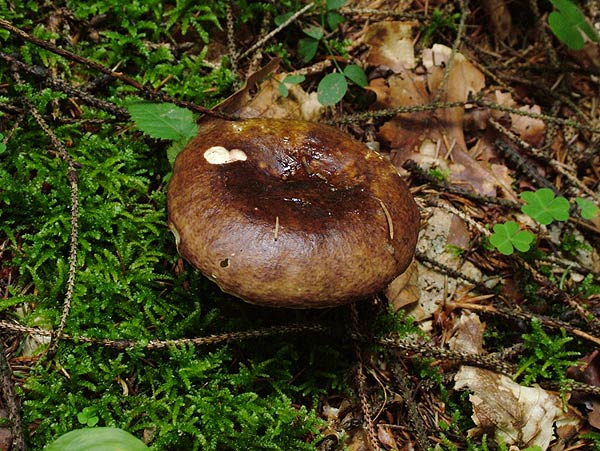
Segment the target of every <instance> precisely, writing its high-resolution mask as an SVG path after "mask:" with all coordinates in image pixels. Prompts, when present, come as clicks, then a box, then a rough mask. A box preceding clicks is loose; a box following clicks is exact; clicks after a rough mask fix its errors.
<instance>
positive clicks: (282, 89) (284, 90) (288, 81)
mask: <svg viewBox="0 0 600 451" xmlns="http://www.w3.org/2000/svg"><path fill="white" fill-rule="evenodd" d="M305 78H306V77H305V76H304V75H287V76H286V77H285V78H284V79H283V80H281V83H279V95H280V96H281V97H287V96H288V95H289V93H290V91H289V88H288V85H297V84H299V83H302V82H303V81H304V80H305Z"/></svg>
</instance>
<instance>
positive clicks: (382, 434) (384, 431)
mask: <svg viewBox="0 0 600 451" xmlns="http://www.w3.org/2000/svg"><path fill="white" fill-rule="evenodd" d="M377 438H378V439H379V442H380V443H381V444H382V445H383V447H384V448H385V449H387V450H390V451H392V450H397V449H398V444H397V443H396V439H395V438H394V434H393V433H392V431H390V430H389V428H387V427H386V426H383V425H381V424H380V425H378V426H377Z"/></svg>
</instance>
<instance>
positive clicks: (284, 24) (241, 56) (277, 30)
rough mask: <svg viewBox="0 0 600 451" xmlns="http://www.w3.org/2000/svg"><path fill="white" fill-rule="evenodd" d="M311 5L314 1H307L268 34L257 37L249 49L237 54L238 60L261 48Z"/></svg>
mask: <svg viewBox="0 0 600 451" xmlns="http://www.w3.org/2000/svg"><path fill="white" fill-rule="evenodd" d="M313 6H315V5H314V3H309V4H308V5H306V6H305V7H304V8H302V9H300V10H299V11H296V12H295V13H294V14H293V15H292V16H290V18H289V19H287V20H286V21H284V22H283V23H282V24H281V25H279V26H278V27H277V28H275V29H274V30H273V31H271V32H270V33H269V34H267V35H266V36H264V37H263V38H262V39H259V40H258V41H256V43H255V44H254V45H253V46H252V47H250V48H249V49H247V50H246V51H245V52H243V53H242V54H241V55H240V56H239V58H238V60H241V59H242V58H245V57H246V56H248V55H249V54H250V53H252V52H254V51H255V50H256V49H259V48H261V47H262V46H263V45H265V43H266V42H267V41H268V40H269V39H271V38H272V37H273V36H275V35H276V34H277V33H279V32H280V31H281V30H283V29H284V28H285V27H287V26H288V25H289V24H291V23H292V22H293V21H295V20H296V19H297V18H298V17H300V16H301V15H302V14H304V13H305V12H307V11H308V10H309V9H311V8H312V7H313Z"/></svg>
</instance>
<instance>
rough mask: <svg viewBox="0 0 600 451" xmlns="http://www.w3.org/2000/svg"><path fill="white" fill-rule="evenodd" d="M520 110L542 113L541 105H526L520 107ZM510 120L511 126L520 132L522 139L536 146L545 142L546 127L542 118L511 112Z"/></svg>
mask: <svg viewBox="0 0 600 451" xmlns="http://www.w3.org/2000/svg"><path fill="white" fill-rule="evenodd" d="M519 111H523V112H525V113H535V114H540V113H541V112H542V109H541V108H540V107H539V105H533V106H528V105H525V106H522V107H520V108H519ZM510 120H511V128H512V129H513V130H514V131H515V132H517V133H518V134H519V136H520V137H521V139H523V140H524V141H525V142H527V143H529V144H531V145H532V146H535V147H538V146H541V145H542V143H543V142H544V132H545V130H546V127H545V125H544V122H543V121H542V120H541V119H535V118H532V117H529V116H521V115H518V114H514V113H511V114H510Z"/></svg>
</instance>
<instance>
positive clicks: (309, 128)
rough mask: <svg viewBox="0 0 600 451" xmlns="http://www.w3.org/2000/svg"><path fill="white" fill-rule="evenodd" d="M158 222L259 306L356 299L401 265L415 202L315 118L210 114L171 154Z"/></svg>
mask: <svg viewBox="0 0 600 451" xmlns="http://www.w3.org/2000/svg"><path fill="white" fill-rule="evenodd" d="M168 210H169V222H170V226H171V228H172V230H173V231H174V233H175V235H176V237H177V243H178V249H179V252H180V253H181V255H182V256H183V257H185V258H186V259H187V260H189V261H190V262H191V263H192V264H193V265H194V266H196V267H197V268H199V269H200V270H201V271H202V273H203V274H204V275H206V276H207V277H208V278H210V279H211V280H213V281H214V282H216V283H217V284H218V285H219V287H220V288H221V289H222V290H223V291H225V292H227V293H230V294H233V295H235V296H237V297H239V298H242V299H243V300H245V301H247V302H250V303H254V304H262V305H268V306H276V307H292V308H320V307H330V306H336V305H340V304H344V303H348V302H351V301H355V300H359V299H363V298H368V297H370V296H372V295H374V294H375V293H377V292H379V291H381V290H382V289H383V288H385V286H386V285H387V284H388V283H389V282H390V281H391V280H392V279H394V278H395V277H396V276H398V275H399V274H401V273H402V272H403V271H404V270H405V269H406V267H407V266H408V264H409V263H410V261H411V260H412V258H413V255H414V250H415V246H416V241H417V234H418V227H419V214H418V210H417V206H416V204H415V202H414V200H413V198H412V196H411V194H410V192H409V190H408V188H407V187H406V185H405V183H404V182H403V180H402V179H401V178H400V176H399V175H398V173H397V171H396V169H395V168H394V167H393V166H392V165H391V164H390V163H389V162H388V161H386V160H385V159H384V158H383V157H381V156H380V155H379V154H378V153H376V152H374V151H371V150H369V149H368V148H367V147H366V146H365V145H364V144H362V143H360V142H359V141H356V140H354V139H352V138H351V137H349V136H348V135H346V134H345V133H343V132H341V131H339V130H337V129H335V128H333V127H329V126H326V125H321V124H316V123H311V122H303V121H291V120H277V119H247V120H242V121H224V120H211V121H210V122H208V123H207V124H206V125H204V126H203V127H202V128H201V130H200V133H199V135H198V136H197V137H196V138H194V139H193V140H192V141H191V142H190V143H189V144H188V145H187V146H186V148H185V149H184V150H183V151H182V152H181V153H180V154H179V155H178V157H177V159H176V161H175V166H174V169H173V177H172V179H171V181H170V184H169V189H168Z"/></svg>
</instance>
